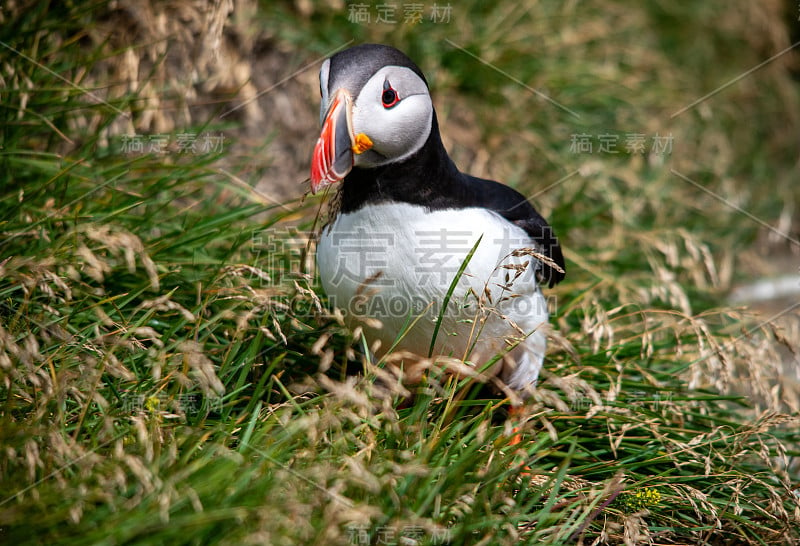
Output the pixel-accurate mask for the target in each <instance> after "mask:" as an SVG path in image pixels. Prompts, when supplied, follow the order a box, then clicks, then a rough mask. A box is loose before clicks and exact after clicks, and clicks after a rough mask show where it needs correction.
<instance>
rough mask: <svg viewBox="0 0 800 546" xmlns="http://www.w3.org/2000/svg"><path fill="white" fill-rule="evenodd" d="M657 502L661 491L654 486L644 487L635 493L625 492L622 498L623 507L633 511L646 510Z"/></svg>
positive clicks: (659, 499) (659, 500)
mask: <svg viewBox="0 0 800 546" xmlns="http://www.w3.org/2000/svg"><path fill="white" fill-rule="evenodd" d="M659 502H661V493H660V492H659V491H658V489H656V488H654V487H645V488H644V489H639V490H638V491H636V492H635V493H626V494H625V495H624V498H623V499H622V503H623V504H624V505H625V507H626V508H628V509H630V510H633V511H635V512H638V511H639V510H647V509H649V508H650V507H651V506H656V505H657V504H658V503H659Z"/></svg>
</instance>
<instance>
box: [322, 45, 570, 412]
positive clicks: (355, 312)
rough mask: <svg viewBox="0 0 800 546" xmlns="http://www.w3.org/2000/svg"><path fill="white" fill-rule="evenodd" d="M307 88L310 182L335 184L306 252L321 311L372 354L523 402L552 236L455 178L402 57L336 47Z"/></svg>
mask: <svg viewBox="0 0 800 546" xmlns="http://www.w3.org/2000/svg"><path fill="white" fill-rule="evenodd" d="M319 83H320V96H321V103H320V125H321V131H320V135H319V138H318V139H317V141H316V144H315V146H314V150H313V155H312V161H311V177H310V182H311V192H312V193H314V194H316V193H318V192H320V191H322V190H323V189H326V188H329V187H331V189H333V188H335V197H334V198H333V199H331V200H330V202H331V205H330V206H331V209H332V210H331V212H330V214H329V218H328V222H327V224H326V225H324V226H323V227H322V228H321V231H320V233H319V235H318V240H317V249H316V262H317V271H318V274H319V278H320V281H321V284H322V288H323V289H324V291H325V293H326V294H327V296H328V300H329V303H330V304H331V305H332V306H334V307H336V308H338V309H340V310H341V312H342V314H343V315H344V317H345V318H346V320H347V322H348V323H349V324H351V325H354V324H358V325H359V326H361V327H362V328H363V330H362V331H363V335H365V336H366V337H367V340H368V342H369V343H371V347H372V349H371V351H372V352H373V353H374V355H375V356H382V355H386V354H387V353H389V352H392V353H398V352H399V353H400V354H403V355H406V358H407V359H408V360H413V357H414V355H416V356H417V357H418V358H420V359H428V360H427V361H428V362H430V361H431V359H434V360H435V359H437V358H440V359H449V360H450V361H453V360H456V361H458V362H460V363H461V364H466V365H467V366H469V367H470V368H471V369H474V370H475V371H476V373H479V374H481V377H484V378H486V377H491V378H494V379H495V380H496V379H499V380H500V382H499V384H500V385H503V387H502V390H503V391H504V392H506V393H508V392H511V393H515V394H519V395H520V397H519V398H517V400H518V402H517V404H519V403H521V402H520V401H524V399H526V398H528V397H529V396H530V395H531V394H532V389H533V387H534V386H535V384H536V381H537V378H538V376H539V372H540V370H541V369H542V365H543V360H544V356H545V350H546V346H547V332H548V327H549V311H548V304H547V299H546V298H545V296H544V294H543V293H542V288H541V287H542V285H547V286H548V287H550V288H552V287H553V286H554V285H555V284H557V283H558V282H560V281H561V280H562V279H563V278H564V276H565V274H566V269H565V263H564V257H563V255H562V250H561V246H560V244H559V242H558V239H557V237H556V235H555V234H554V232H553V229H552V228H551V227H550V225H549V224H548V223H547V221H546V220H545V219H544V218H543V217H542V216H541V214H539V213H538V212H537V211H536V209H535V208H534V207H533V205H532V204H531V203H530V201H529V200H528V199H526V198H525V196H523V195H522V194H520V193H519V192H517V191H516V190H514V189H513V188H511V187H510V186H507V185H505V184H502V183H500V182H496V181H493V180H486V179H482V178H477V177H475V176H470V175H468V174H465V173H463V172H461V171H459V169H458V168H457V167H456V166H455V164H454V163H453V161H452V160H451V159H450V156H449V155H448V154H447V151H446V150H445V147H444V145H443V143H442V139H441V136H440V133H439V123H438V121H437V117H436V111H435V109H434V107H433V102H432V99H431V94H430V91H429V87H428V82H427V80H426V78H425V76H424V74H423V73H422V71H421V70H420V68H419V67H418V66H417V65H416V64H415V63H414V62H413V61H412V60H411V59H410V58H409V57H408V56H406V55H405V54H404V53H403V52H401V51H400V50H398V49H396V48H394V47H391V46H387V45H381V44H362V45H357V46H354V47H351V48H349V49H346V50H343V51H340V52H338V53H336V54H334V55H333V56H331V57H329V58H327V59H326V60H325V61H324V62H323V64H322V66H321V68H320V72H319ZM375 342H377V343H375Z"/></svg>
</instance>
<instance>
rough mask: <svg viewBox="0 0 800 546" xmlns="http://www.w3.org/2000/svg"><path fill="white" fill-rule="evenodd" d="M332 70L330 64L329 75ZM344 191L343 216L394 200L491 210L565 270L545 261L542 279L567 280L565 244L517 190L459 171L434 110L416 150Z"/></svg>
mask: <svg viewBox="0 0 800 546" xmlns="http://www.w3.org/2000/svg"><path fill="white" fill-rule="evenodd" d="M390 49H393V48H390ZM347 51H350V50H347ZM395 51H396V50H395ZM344 53H346V51H345V52H344ZM398 53H399V52H398ZM400 54H401V55H402V53H400ZM340 55H341V54H340ZM403 56H404V57H405V55H403ZM333 69H334V67H333V65H332V66H331V71H333ZM420 75H421V74H420ZM341 192H342V193H341V205H340V206H341V208H340V212H343V213H347V212H354V211H356V210H358V209H360V208H361V207H363V206H364V205H366V204H369V203H383V202H392V201H395V202H402V203H410V204H413V205H420V206H424V207H427V208H428V209H429V210H443V209H458V208H466V207H483V208H487V209H489V210H492V211H494V212H496V213H498V214H499V215H500V216H502V217H503V218H505V219H506V220H508V221H509V222H511V223H513V224H515V225H517V226H519V227H521V228H522V229H524V230H525V232H526V233H527V234H528V235H529V236H530V237H531V239H532V240H533V241H534V243H535V244H536V246H537V247H538V248H537V250H538V251H540V252H542V253H543V254H544V255H546V256H547V257H549V258H550V259H551V260H552V261H553V262H554V263H555V264H557V265H558V266H559V267H560V268H561V270H562V271H559V270H557V269H555V268H553V267H551V266H549V265H547V264H545V263H542V268H541V270H540V271H539V278H540V279H541V280H542V281H543V282H547V283H548V284H549V286H551V287H552V286H554V285H555V284H556V283H558V282H560V281H561V280H562V279H563V278H564V276H565V273H564V272H563V271H564V270H565V264H564V256H563V254H562V252H561V246H560V245H559V243H558V239H557V238H556V236H555V234H554V233H553V229H552V228H551V227H550V225H549V224H548V223H547V221H546V220H545V219H544V218H542V216H541V215H540V214H539V213H538V212H537V211H536V209H534V208H533V206H532V205H531V204H530V203H529V202H528V200H527V199H525V197H524V196H523V195H522V194H520V193H519V192H518V191H516V190H514V189H513V188H511V187H509V186H506V185H504V184H501V183H499V182H495V181H493V180H484V179H482V178H476V177H474V176H470V175H467V174H464V173H461V172H460V171H459V170H458V169H457V168H456V166H455V165H454V164H453V161H452V160H451V159H450V156H448V155H447V152H446V151H445V149H444V145H443V144H442V140H441V137H440V135H439V123H438V121H437V119H436V112H434V113H433V123H432V125H431V134H430V136H429V137H428V140H427V141H426V143H425V145H424V146H423V147H422V148H421V149H420V150H419V151H418V152H416V153H415V154H414V155H412V156H410V157H408V158H407V159H405V160H403V161H400V162H397V163H391V164H388V165H384V166H382V167H378V168H374V169H362V168H358V167H356V168H354V169H353V170H352V171H350V173H349V174H348V175H347V176H346V177H345V179H344V181H343V183H342V189H341Z"/></svg>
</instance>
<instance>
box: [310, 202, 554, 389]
mask: <svg viewBox="0 0 800 546" xmlns="http://www.w3.org/2000/svg"><path fill="white" fill-rule="evenodd" d="M479 238H480V240H481V242H480V245H479V246H478V247H477V249H476V251H475V253H474V255H473V257H472V259H471V260H470V262H469V264H468V266H467V268H466V270H465V273H464V275H462V277H461V278H460V279H459V282H458V284H457V286H456V290H455V291H454V293H453V296H452V298H451V300H450V304H449V305H448V312H447V313H446V314H445V318H444V320H443V321H442V326H441V329H440V331H439V333H438V336H437V339H436V345H435V350H434V355H435V356H439V355H448V356H453V357H456V358H462V359H465V360H468V361H471V362H473V363H475V364H477V365H481V364H483V363H485V362H486V361H488V360H489V359H490V358H492V357H493V356H494V355H496V354H498V353H502V352H504V351H507V350H508V348H509V346H510V345H509V342H510V341H514V340H516V341H518V340H520V339H522V341H521V342H519V345H518V346H517V347H516V348H515V349H514V350H513V351H512V352H511V353H510V356H511V357H512V358H511V359H510V360H511V362H507V364H508V365H507V366H506V367H505V368H504V369H503V371H502V378H503V380H504V381H505V382H506V383H507V384H508V385H509V386H510V387H512V388H513V389H516V390H519V391H524V389H525V388H526V387H529V386H531V385H533V384H534V383H535V382H536V379H537V377H538V375H539V370H540V369H541V366H542V359H543V357H544V352H545V347H546V335H545V329H546V325H547V323H548V317H549V315H548V310H547V302H546V300H545V298H544V296H543V295H542V293H541V290H540V289H539V286H538V284H537V282H536V280H535V279H536V277H535V268H536V267H537V265H538V262H537V261H536V260H535V259H534V258H532V257H530V256H516V257H513V256H510V254H511V253H512V251H514V250H516V249H518V248H521V247H527V248H530V247H532V246H533V243H532V241H531V239H530V238H529V237H528V235H527V234H526V233H525V231H524V230H523V229H521V228H519V227H517V226H514V225H513V224H510V223H509V222H508V221H506V220H505V219H503V218H502V217H501V216H499V215H498V214H496V213H494V212H492V211H490V210H487V209H483V208H467V209H450V210H437V211H428V210H426V209H425V208H424V207H420V206H416V205H410V204H405V203H384V204H377V205H367V206H365V207H363V208H361V209H359V210H358V211H356V212H354V213H348V214H340V215H338V216H337V218H336V220H335V222H334V223H333V224H332V225H331V226H328V227H327V228H326V229H325V230H324V232H323V234H322V236H321V238H320V241H319V245H318V248H317V264H318V267H319V272H320V278H321V280H322V285H323V287H324V289H325V291H326V292H327V294H328V296H329V297H330V299H331V302H332V304H333V305H336V306H337V307H339V308H341V309H342V310H343V311H344V312H345V314H346V316H348V318H349V319H350V320H358V319H359V318H360V317H370V318H374V319H378V320H380V321H381V323H382V328H380V329H375V328H366V329H365V331H366V332H367V335H368V336H369V338H370V341H372V340H373V339H379V340H380V341H381V343H382V350H383V351H385V350H387V349H388V348H389V347H391V346H392V344H393V343H394V342H395V340H396V338H397V336H398V335H399V334H400V333H401V332H403V329H404V327H406V325H407V324H408V323H409V321H413V319H415V318H416V317H418V316H421V318H420V320H418V321H417V322H416V324H415V326H414V327H413V328H411V329H410V330H409V331H407V332H406V333H405V335H404V336H403V338H402V339H401V340H400V342H399V344H398V345H397V347H396V348H397V349H405V350H409V351H411V352H413V353H415V354H418V355H421V356H427V354H428V349H429V346H430V343H431V338H432V334H433V330H434V325H435V323H436V320H437V317H438V315H439V309H440V307H439V305H441V304H442V303H443V301H444V299H445V296H446V294H447V291H448V288H449V286H450V284H451V282H452V281H453V279H454V278H455V277H456V274H457V272H458V270H459V268H460V267H461V264H462V263H463V261H464V259H465V258H466V257H467V255H468V254H469V252H470V250H471V249H472V248H473V246H474V245H475V243H476V241H478V239H479ZM528 262H530V263H528ZM524 264H528V266H527V268H525V269H524V271H523V272H522V273H521V275H519V276H518V278H516V279H514V278H515V276H516V275H517V274H518V271H517V270H515V269H511V268H506V267H503V266H504V265H511V266H512V267H514V266H520V265H524ZM518 269H520V270H521V269H522V268H518ZM507 277H508V278H509V279H510V280H513V283H512V285H511V287H510V288H509V287H508V286H507V285H506V281H507ZM479 300H480V302H479ZM507 360H508V359H507Z"/></svg>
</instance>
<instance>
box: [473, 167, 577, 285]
mask: <svg viewBox="0 0 800 546" xmlns="http://www.w3.org/2000/svg"><path fill="white" fill-rule="evenodd" d="M463 176H464V178H465V179H466V180H465V181H464V182H465V183H466V187H467V188H469V189H468V191H467V193H468V195H469V197H470V198H472V199H474V205H475V206H482V207H485V208H487V209H491V210H493V211H495V212H496V213H498V214H499V215H501V216H502V217H503V218H505V219H506V220H508V221H509V222H512V223H513V224H515V225H517V226H519V227H521V228H522V229H524V230H525V232H526V233H527V234H528V235H529V236H530V237H531V239H533V241H534V242H535V243H536V245H537V247H538V248H537V250H538V251H540V252H541V253H542V254H544V255H545V256H547V257H548V258H550V259H551V260H552V261H553V263H555V264H556V265H558V267H559V268H561V270H560V271H559V270H558V269H556V268H554V267H552V266H550V265H548V264H546V263H542V269H541V270H540V272H539V278H540V280H541V281H543V282H546V283H547V284H548V286H550V287H551V288H552V287H553V286H555V285H556V284H557V283H559V282H561V281H562V280H563V279H564V276H565V275H566V265H565V264H564V255H563V254H562V253H561V245H560V244H559V243H558V238H557V237H556V235H555V233H553V228H552V227H550V224H548V223H547V220H545V219H544V218H542V215H541V214H539V213H538V212H537V211H536V209H535V208H533V206H532V205H531V204H530V203H529V202H528V200H527V199H525V196H523V195H522V194H521V193H519V192H518V191H516V190H515V189H513V188H511V187H509V186H506V185H505V184H501V183H499V182H495V181H493V180H484V179H482V178H476V177H474V176H469V175H463Z"/></svg>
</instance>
